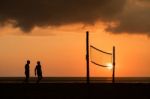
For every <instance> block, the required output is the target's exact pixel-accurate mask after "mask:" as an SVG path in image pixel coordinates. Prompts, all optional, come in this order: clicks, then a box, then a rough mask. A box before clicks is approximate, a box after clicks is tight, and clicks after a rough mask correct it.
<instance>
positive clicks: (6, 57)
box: [0, 23, 150, 77]
mask: <svg viewBox="0 0 150 99" xmlns="http://www.w3.org/2000/svg"><path fill="white" fill-rule="evenodd" d="M104 28H105V26H103V25H100V24H99V23H97V24H96V25H94V26H84V25H82V24H72V25H66V26H62V27H57V28H56V27H48V28H35V29H34V30H32V32H31V33H29V34H25V33H22V32H21V31H20V30H19V28H12V27H11V26H5V27H3V28H0V32H1V35H0V49H1V50H0V55H1V57H0V60H1V62H0V76H1V77H2V76H24V65H25V63H26V60H27V59H29V60H31V65H30V66H31V67H30V68H31V76H34V67H35V65H36V61H37V60H40V61H41V64H42V69H43V75H44V76H83V77H84V76H86V60H85V54H86V52H85V46H86V45H85V32H86V31H87V30H89V31H90V44H92V45H94V46H96V47H97V48H100V49H103V50H105V51H108V52H111V51H112V46H113V45H115V46H116V76H150V65H149V64H150V61H149V59H150V51H149V50H150V39H149V37H147V36H146V35H129V34H117V35H115V34H111V33H108V32H105V31H104ZM90 70H91V72H90V75H91V76H98V77H99V76H100V77H101V76H111V73H112V72H111V70H109V69H107V68H101V67H98V66H96V65H93V64H91V63H90Z"/></svg>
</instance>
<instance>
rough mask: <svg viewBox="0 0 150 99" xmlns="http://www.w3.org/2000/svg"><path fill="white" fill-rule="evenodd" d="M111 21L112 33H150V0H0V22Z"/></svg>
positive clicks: (25, 24)
mask: <svg viewBox="0 0 150 99" xmlns="http://www.w3.org/2000/svg"><path fill="white" fill-rule="evenodd" d="M97 21H101V22H104V23H109V22H110V23H111V22H114V23H115V25H108V27H107V28H106V31H109V32H112V33H131V34H132V33H141V34H148V35H149V34H150V28H149V27H150V0H0V26H1V27H2V26H5V25H6V24H8V23H11V24H13V27H19V28H20V29H21V30H22V31H24V32H30V31H31V30H32V29H33V28H34V27H36V26H37V27H46V26H61V25H66V24H73V23H83V24H94V23H96V22H97Z"/></svg>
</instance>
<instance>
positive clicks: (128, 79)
mask: <svg viewBox="0 0 150 99" xmlns="http://www.w3.org/2000/svg"><path fill="white" fill-rule="evenodd" d="M24 80H25V78H24V77H0V83H23V82H24ZM36 80H37V78H35V77H31V78H30V80H29V83H36ZM40 83H86V77H44V78H43V79H42V80H41V82H40ZM90 83H112V78H111V77H91V78H90ZM115 83H150V77H116V78H115Z"/></svg>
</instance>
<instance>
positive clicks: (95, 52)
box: [90, 45, 113, 68]
mask: <svg viewBox="0 0 150 99" xmlns="http://www.w3.org/2000/svg"><path fill="white" fill-rule="evenodd" d="M90 62H91V63H93V64H95V65H97V66H100V67H110V68H112V66H113V65H112V64H113V53H110V52H106V51H103V50H101V49H98V48H96V47H95V46H93V45H90Z"/></svg>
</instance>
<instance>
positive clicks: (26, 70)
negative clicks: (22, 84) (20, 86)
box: [25, 60, 30, 82]
mask: <svg viewBox="0 0 150 99" xmlns="http://www.w3.org/2000/svg"><path fill="white" fill-rule="evenodd" d="M29 64H30V60H27V64H26V65H25V76H26V78H25V81H26V82H28V81H29V77H30V66H29Z"/></svg>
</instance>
